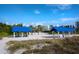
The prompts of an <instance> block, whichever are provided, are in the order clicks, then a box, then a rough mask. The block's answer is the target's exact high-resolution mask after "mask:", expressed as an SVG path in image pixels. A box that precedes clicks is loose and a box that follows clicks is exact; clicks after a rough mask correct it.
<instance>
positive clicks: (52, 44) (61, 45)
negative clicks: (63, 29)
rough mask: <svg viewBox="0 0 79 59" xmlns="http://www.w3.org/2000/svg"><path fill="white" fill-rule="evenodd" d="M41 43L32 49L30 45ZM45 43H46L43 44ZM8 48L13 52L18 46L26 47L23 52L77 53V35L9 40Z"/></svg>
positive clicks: (78, 51)
mask: <svg viewBox="0 0 79 59" xmlns="http://www.w3.org/2000/svg"><path fill="white" fill-rule="evenodd" d="M38 44H43V45H44V46H43V47H42V48H41V49H32V46H34V45H38ZM45 44H47V45H45ZM7 45H8V50H9V51H10V52H12V53H13V52H15V51H16V50H18V49H20V48H26V51H24V52H23V54H31V53H35V54H65V53H66V54H72V53H73V54H75V53H79V37H72V38H65V39H63V40H61V39H51V40H50V39H46V40H27V41H10V42H8V43H7Z"/></svg>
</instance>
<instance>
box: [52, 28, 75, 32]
mask: <svg viewBox="0 0 79 59" xmlns="http://www.w3.org/2000/svg"><path fill="white" fill-rule="evenodd" d="M52 31H57V32H73V31H75V28H68V27H54V28H52Z"/></svg>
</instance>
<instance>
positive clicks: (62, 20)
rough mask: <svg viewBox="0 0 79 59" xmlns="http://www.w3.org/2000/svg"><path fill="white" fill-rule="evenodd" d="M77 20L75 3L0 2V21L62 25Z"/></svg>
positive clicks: (77, 14)
mask: <svg viewBox="0 0 79 59" xmlns="http://www.w3.org/2000/svg"><path fill="white" fill-rule="evenodd" d="M78 20H79V5H77V4H76V5H75V4H0V22H6V23H8V24H17V23H22V24H24V25H30V24H33V25H34V24H44V25H50V24H52V25H57V24H59V25H62V24H74V23H75V22H76V21H78Z"/></svg>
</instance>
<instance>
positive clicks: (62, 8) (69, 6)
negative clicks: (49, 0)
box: [57, 4, 71, 10]
mask: <svg viewBox="0 0 79 59" xmlns="http://www.w3.org/2000/svg"><path fill="white" fill-rule="evenodd" d="M57 7H58V8H59V9H60V10H68V9H71V4H59V5H57Z"/></svg>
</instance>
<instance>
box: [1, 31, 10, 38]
mask: <svg viewBox="0 0 79 59" xmlns="http://www.w3.org/2000/svg"><path fill="white" fill-rule="evenodd" d="M8 35H9V34H8V33H7V32H0V37H6V36H8Z"/></svg>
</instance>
